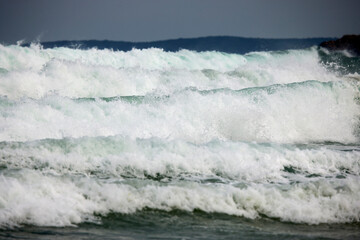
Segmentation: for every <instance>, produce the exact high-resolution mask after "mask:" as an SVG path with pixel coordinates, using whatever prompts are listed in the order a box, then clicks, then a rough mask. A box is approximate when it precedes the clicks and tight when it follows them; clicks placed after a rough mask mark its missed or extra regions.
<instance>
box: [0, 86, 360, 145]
mask: <svg viewBox="0 0 360 240" xmlns="http://www.w3.org/2000/svg"><path fill="white" fill-rule="evenodd" d="M358 94H359V93H358V87H357V83H356V82H354V83H351V82H350V83H346V82H343V83H340V82H338V83H337V82H334V83H329V84H322V83H319V82H305V83H301V84H298V85H287V86H273V87H271V88H265V89H248V90H244V91H242V92H233V91H230V92H229V91H225V92H222V91H220V92H217V93H207V94H203V93H199V92H194V91H191V90H188V91H184V92H179V93H177V94H174V95H172V96H170V97H166V96H165V97H162V98H156V97H152V96H149V97H147V98H145V99H143V100H142V101H143V102H140V103H138V104H132V103H129V102H127V101H125V100H118V101H112V102H105V101H101V100H97V101H74V100H70V99H66V98H61V97H56V96H52V97H47V98H44V99H41V100H30V99H27V100H23V101H15V102H12V101H10V102H9V101H8V100H3V102H8V103H7V104H5V103H4V104H3V107H2V110H1V114H2V115H1V116H0V119H1V121H0V141H29V140H36V139H44V138H56V139H58V138H63V137H73V138H78V137H84V136H90V137H96V136H114V135H123V136H129V137H131V138H150V137H158V138H167V139H182V140H186V141H189V142H193V143H204V142H208V141H211V140H212V139H222V140H234V141H257V142H278V143H291V142H292V143H305V142H323V141H333V142H343V143H355V142H357V141H358V137H359V136H358V134H359V132H357V131H356V129H357V128H358V124H359V112H360V110H359V105H358V104H357V102H356V101H357V100H356V99H357V96H358ZM159 126H161V127H159Z"/></svg>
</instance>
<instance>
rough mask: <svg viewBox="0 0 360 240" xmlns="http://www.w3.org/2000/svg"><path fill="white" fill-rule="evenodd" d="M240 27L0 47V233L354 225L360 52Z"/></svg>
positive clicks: (319, 233) (159, 233) (67, 235)
mask: <svg viewBox="0 0 360 240" xmlns="http://www.w3.org/2000/svg"><path fill="white" fill-rule="evenodd" d="M211 41H214V39H211ZM249 41H250V40H249ZM253 41H258V42H256V44H258V45H256V46H260V47H259V48H255V47H254V46H251V48H248V49H247V50H246V49H245V50H241V49H240V50H239V48H236V49H235V48H234V50H233V51H232V50H231V48H227V50H224V51H222V49H213V48H210V47H209V48H208V49H207V50H206V49H194V48H193V47H191V46H197V47H198V46H199V45H198V44H195V45H188V46H189V47H188V48H185V47H179V48H176V49H167V48H166V47H165V48H160V47H161V46H160V47H159V46H157V45H156V44H155V45H154V46H148V45H144V46H142V47H138V48H136V46H135V47H134V46H132V48H131V49H119V48H114V47H108V46H107V45H106V44H107V43H108V42H101V41H99V42H95V43H92V45H91V46H88V45H86V44H89V42H77V43H76V44H74V42H57V43H52V44H50V43H43V44H27V45H26V44H25V45H22V44H20V43H19V44H17V45H0V238H1V239H360V75H359V73H360V58H359V57H356V56H353V55H352V54H351V53H349V52H347V51H341V52H329V51H327V50H326V49H322V48H319V47H317V46H316V45H315V44H314V41H315V40H314V41H312V42H311V41H310V42H309V41H308V42H306V44H305V45H304V44H298V43H299V42H296V44H297V45H296V46H295V45H294V42H291V41H290V40H289V44H288V45H286V44H284V42H280V43H281V44H280V45H279V42H272V45H271V46H270V45H267V44H268V42H266V41H265V40H264V41H262V42H261V41H260V42H261V43H259V40H258V39H257V40H253ZM283 41H285V40H283ZM297 41H300V40H297ZM285 42H286V41H285ZM215 43H216V41H215ZM101 44H102V45H101ZM104 44H105V45H104ZM259 44H260V45H259ZM97 45H98V46H99V47H97ZM210 45H211V44H210ZM210 45H209V46H210ZM220 45H221V44H220ZM104 46H105V47H104ZM201 46H202V45H201ZM212 46H214V45H212ZM215 46H216V44H215ZM221 46H227V45H226V44H222V45H221ZM269 46H270V47H269ZM279 46H286V48H288V49H282V48H281V49H279ZM291 46H293V47H291ZM294 46H295V47H294ZM127 47H128V46H127ZM237 47H238V46H237Z"/></svg>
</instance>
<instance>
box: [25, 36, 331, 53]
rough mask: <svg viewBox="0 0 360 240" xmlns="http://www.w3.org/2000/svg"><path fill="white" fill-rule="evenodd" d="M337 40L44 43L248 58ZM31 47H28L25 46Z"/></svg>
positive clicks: (222, 38)
mask: <svg viewBox="0 0 360 240" xmlns="http://www.w3.org/2000/svg"><path fill="white" fill-rule="evenodd" d="M329 40H335V39H334V38H304V39H264V38H243V37H230V36H213V37H199V38H179V39H171V40H163V41H153V42H125V41H109V40H82V41H55V42H41V45H42V46H43V47H44V48H53V47H70V48H79V49H89V48H97V49H113V50H118V51H129V50H131V49H133V48H136V49H146V48H152V47H153V48H161V49H163V50H164V51H170V52H176V51H179V50H181V49H187V50H193V51H198V52H201V51H219V52H225V53H237V54H245V53H248V52H253V51H279V50H289V49H304V48H309V47H312V46H318V45H319V44H320V43H321V42H324V41H329ZM26 45H27V46H28V45H30V44H29V43H28V44H24V46H26Z"/></svg>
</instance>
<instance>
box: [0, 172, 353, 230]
mask: <svg viewBox="0 0 360 240" xmlns="http://www.w3.org/2000/svg"><path fill="white" fill-rule="evenodd" d="M358 181H359V179H358V178H355V177H354V178H347V179H346V180H337V181H335V180H334V181H332V182H329V181H317V182H311V183H303V184H295V185H291V186H287V187H286V188H282V187H281V186H270V185H269V186H264V185H258V184H252V185H250V186H248V187H245V188H243V187H242V188H237V187H235V186H231V185H222V184H212V185H203V184H198V183H189V182H182V183H178V184H172V185H168V186H162V185H153V184H139V185H138V184H136V182H135V183H134V184H132V185H129V184H122V183H105V182H101V181H99V180H93V179H91V178H80V179H78V178H73V179H72V181H70V179H68V178H63V177H51V176H44V175H42V174H39V173H38V172H35V171H29V170H23V171H20V172H16V173H13V174H12V176H2V177H1V178H0V182H1V184H0V196H1V199H0V204H1V208H0V226H1V227H9V226H15V225H18V224H32V225H40V226H69V225H72V224H76V223H80V222H82V221H87V220H88V221H89V220H90V221H93V220H94V219H93V217H92V216H93V214H95V213H96V214H102V215H104V214H107V213H109V212H110V211H113V212H118V213H133V212H135V211H137V210H142V209H144V208H152V209H159V210H165V211H170V210H173V209H179V210H184V211H193V210H194V209H200V210H202V211H205V212H209V213H212V212H219V213H226V214H231V215H237V216H243V217H246V218H256V217H259V214H262V215H266V216H268V217H273V218H280V219H281V220H283V221H291V222H298V223H310V224H318V223H343V222H353V221H359V216H360V203H359V201H358V199H359V197H360V195H359V194H360V188H359V184H358Z"/></svg>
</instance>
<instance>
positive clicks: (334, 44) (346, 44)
mask: <svg viewBox="0 0 360 240" xmlns="http://www.w3.org/2000/svg"><path fill="white" fill-rule="evenodd" d="M320 47H323V48H326V49H328V50H330V51H342V50H347V51H349V52H351V53H353V54H355V55H357V56H360V35H344V36H343V37H342V38H340V39H337V40H330V41H325V42H322V43H321V44H320Z"/></svg>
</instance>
